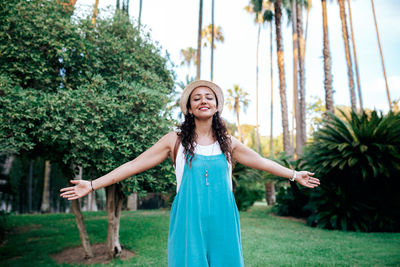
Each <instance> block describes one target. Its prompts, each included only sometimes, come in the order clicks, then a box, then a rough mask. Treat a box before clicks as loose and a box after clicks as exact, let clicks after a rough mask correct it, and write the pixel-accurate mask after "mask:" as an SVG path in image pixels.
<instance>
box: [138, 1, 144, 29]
mask: <svg viewBox="0 0 400 267" xmlns="http://www.w3.org/2000/svg"><path fill="white" fill-rule="evenodd" d="M142 4H143V3H142V0H140V1H139V29H140V25H141V21H142Z"/></svg>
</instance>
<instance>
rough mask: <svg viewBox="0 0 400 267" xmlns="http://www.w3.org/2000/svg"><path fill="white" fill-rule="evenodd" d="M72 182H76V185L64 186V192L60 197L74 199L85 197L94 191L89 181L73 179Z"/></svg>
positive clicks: (62, 190)
mask: <svg viewBox="0 0 400 267" xmlns="http://www.w3.org/2000/svg"><path fill="white" fill-rule="evenodd" d="M71 183H73V184H75V186H71V187H65V188H62V189H61V190H60V192H64V193H62V194H60V197H63V198H68V200H74V199H78V198H81V197H84V196H86V195H87V194H89V193H90V192H91V191H92V187H91V186H90V182H89V181H85V180H71Z"/></svg>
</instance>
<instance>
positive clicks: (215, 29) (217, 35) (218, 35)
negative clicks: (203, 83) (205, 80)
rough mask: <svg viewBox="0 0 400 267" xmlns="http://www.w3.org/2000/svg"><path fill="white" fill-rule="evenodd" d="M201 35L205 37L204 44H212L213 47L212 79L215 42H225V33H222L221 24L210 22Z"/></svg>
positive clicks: (205, 45) (212, 61)
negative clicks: (216, 24) (215, 24)
mask: <svg viewBox="0 0 400 267" xmlns="http://www.w3.org/2000/svg"><path fill="white" fill-rule="evenodd" d="M201 37H202V38H204V39H205V40H204V43H203V46H204V47H207V46H208V45H210V47H211V81H212V80H213V78H214V77H213V76H214V49H215V48H216V46H215V43H216V42H217V41H218V42H221V43H223V42H224V40H225V38H224V34H223V33H222V28H221V27H220V26H214V24H213V23H212V24H209V25H208V26H206V27H204V29H203V30H202V31H201Z"/></svg>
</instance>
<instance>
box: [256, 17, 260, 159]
mask: <svg viewBox="0 0 400 267" xmlns="http://www.w3.org/2000/svg"><path fill="white" fill-rule="evenodd" d="M260 33H261V23H258V34H257V50H256V135H257V137H256V144H257V151H258V153H261V147H260V134H259V131H258V124H259V122H258V52H259V47H260Z"/></svg>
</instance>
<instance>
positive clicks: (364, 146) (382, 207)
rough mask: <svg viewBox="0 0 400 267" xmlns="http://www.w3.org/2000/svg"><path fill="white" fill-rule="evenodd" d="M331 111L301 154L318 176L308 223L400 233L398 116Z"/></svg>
mask: <svg viewBox="0 0 400 267" xmlns="http://www.w3.org/2000/svg"><path fill="white" fill-rule="evenodd" d="M342 115H343V116H344V117H345V119H344V120H342V119H340V118H338V117H337V116H335V115H333V114H330V116H329V118H327V119H325V120H324V126H323V127H322V128H321V129H320V130H319V131H317V132H316V133H315V136H314V142H313V143H312V145H311V146H310V147H309V150H308V152H307V153H306V155H305V158H306V159H307V162H308V165H309V166H310V169H313V170H315V172H316V176H317V177H320V178H321V186H320V188H319V189H318V190H314V191H313V193H312V194H311V196H310V197H311V198H310V203H309V206H310V208H311V210H313V214H312V215H311V216H310V217H309V218H308V223H309V224H311V225H318V226H320V227H324V228H329V229H343V230H356V231H400V194H399V193H398V188H399V187H400V180H399V179H398V178H399V176H400V165H399V162H400V114H399V113H392V112H389V113H388V114H387V115H382V114H378V113H377V112H376V111H373V112H371V113H370V114H367V113H365V112H364V113H361V114H359V115H358V114H356V113H355V112H352V113H351V114H350V115H346V114H344V113H343V114H342Z"/></svg>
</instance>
